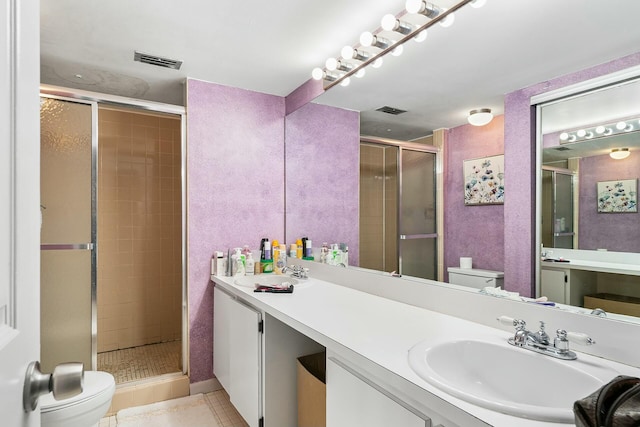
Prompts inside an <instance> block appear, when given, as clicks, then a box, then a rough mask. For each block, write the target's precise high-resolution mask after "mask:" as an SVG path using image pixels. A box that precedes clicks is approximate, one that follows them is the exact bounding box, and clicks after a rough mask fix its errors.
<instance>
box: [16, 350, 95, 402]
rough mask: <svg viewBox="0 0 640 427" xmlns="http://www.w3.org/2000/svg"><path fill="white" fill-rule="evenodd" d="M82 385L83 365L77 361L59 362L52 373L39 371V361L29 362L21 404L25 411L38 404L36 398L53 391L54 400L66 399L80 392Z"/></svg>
mask: <svg viewBox="0 0 640 427" xmlns="http://www.w3.org/2000/svg"><path fill="white" fill-rule="evenodd" d="M83 387H84V365H83V364H82V363H79V362H70V363H61V364H59V365H58V366H56V367H55V368H54V369H53V373H52V374H43V373H42V372H41V371H40V362H31V363H30V364H29V367H27V373H26V375H25V378H24V389H23V391H22V405H23V407H24V411H25V412H31V411H33V410H35V409H36V407H37V406H38V398H39V397H40V396H42V395H43V394H47V393H49V392H53V398H54V399H56V400H61V399H68V398H69V397H73V396H75V395H78V394H80V393H82V389H83Z"/></svg>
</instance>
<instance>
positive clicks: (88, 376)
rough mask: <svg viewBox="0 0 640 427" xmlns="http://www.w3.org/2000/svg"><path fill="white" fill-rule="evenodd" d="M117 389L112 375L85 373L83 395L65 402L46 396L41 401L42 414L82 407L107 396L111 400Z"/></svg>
mask: <svg viewBox="0 0 640 427" xmlns="http://www.w3.org/2000/svg"><path fill="white" fill-rule="evenodd" d="M115 387H116V384H115V381H114V379H113V376H112V375H111V374H109V373H107V372H101V371H85V373H84V384H83V390H82V393H80V394H78V395H77V396H73V397H70V398H68V399H63V400H55V399H54V398H53V393H49V394H46V395H44V396H42V397H41V398H40V399H39V402H40V413H41V414H46V413H50V412H56V411H60V410H63V409H65V408H68V407H70V406H76V405H82V404H83V403H87V401H90V400H94V399H96V400H101V399H104V398H106V397H107V396H108V399H109V400H110V399H111V397H112V396H113V393H114V391H115Z"/></svg>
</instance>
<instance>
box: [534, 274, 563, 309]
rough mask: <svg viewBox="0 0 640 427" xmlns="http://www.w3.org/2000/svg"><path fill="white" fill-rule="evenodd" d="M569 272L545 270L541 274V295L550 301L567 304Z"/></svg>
mask: <svg viewBox="0 0 640 427" xmlns="http://www.w3.org/2000/svg"><path fill="white" fill-rule="evenodd" d="M566 280H567V272H566V271H565V270H555V269H546V268H543V269H542V270H541V274H540V293H541V294H542V295H541V296H546V297H547V298H549V301H553V302H557V303H560V304H566V303H567V298H566V289H567V286H568V284H567V282H566Z"/></svg>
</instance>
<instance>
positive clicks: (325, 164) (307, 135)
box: [285, 104, 360, 265]
mask: <svg viewBox="0 0 640 427" xmlns="http://www.w3.org/2000/svg"><path fill="white" fill-rule="evenodd" d="M285 129H286V158H287V162H286V164H287V170H286V181H287V190H286V198H287V200H286V221H287V225H286V228H287V239H288V241H289V242H293V241H295V239H298V238H300V237H303V236H307V237H309V238H310V239H311V240H312V242H313V246H314V247H319V246H320V245H322V242H327V243H341V242H344V243H347V245H348V246H349V264H351V265H358V264H357V263H358V228H359V220H358V208H359V204H358V200H359V181H360V114H359V113H358V112H357V111H348V110H341V109H337V108H333V107H327V106H324V105H318V104H307V105H305V106H304V107H302V108H300V109H298V110H297V111H295V112H294V113H292V114H290V115H288V116H287V118H286V128H285Z"/></svg>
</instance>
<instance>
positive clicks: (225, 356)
mask: <svg viewBox="0 0 640 427" xmlns="http://www.w3.org/2000/svg"><path fill="white" fill-rule="evenodd" d="M231 304H235V303H234V301H233V300H232V299H231V296H229V295H228V294H227V293H225V292H223V291H221V290H220V289H218V288H217V287H215V288H213V373H214V374H215V376H216V378H218V381H220V384H222V387H224V389H225V390H227V392H229V391H230V387H231V381H230V351H231V348H230V346H229V344H230V339H229V338H230V336H231V326H230V325H231Z"/></svg>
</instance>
